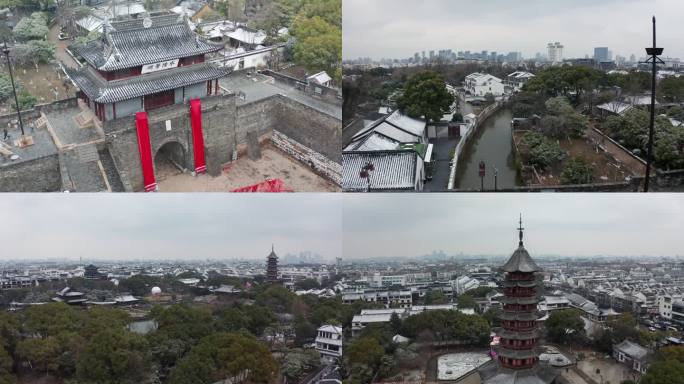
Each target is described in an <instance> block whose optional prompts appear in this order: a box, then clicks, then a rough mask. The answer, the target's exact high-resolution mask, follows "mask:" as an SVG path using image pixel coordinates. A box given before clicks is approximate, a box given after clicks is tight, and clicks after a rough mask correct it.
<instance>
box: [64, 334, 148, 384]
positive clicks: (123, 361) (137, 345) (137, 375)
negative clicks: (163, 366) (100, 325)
mask: <svg viewBox="0 0 684 384" xmlns="http://www.w3.org/2000/svg"><path fill="white" fill-rule="evenodd" d="M147 350H148V344H147V342H146V340H145V339H144V338H143V337H142V336H139V335H136V334H134V333H131V332H128V331H126V330H125V329H123V328H104V329H101V330H99V331H98V332H97V333H95V334H93V335H92V337H90V338H89V339H88V340H87V341H86V343H85V345H84V346H83V352H82V353H81V354H79V356H78V360H77V363H76V376H77V377H78V378H79V380H80V382H82V383H106V384H110V383H111V384H114V383H131V384H132V383H139V382H141V381H144V380H145V378H146V377H147V375H149V371H150V369H149V362H148V361H147Z"/></svg>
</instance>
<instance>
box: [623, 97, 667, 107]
mask: <svg viewBox="0 0 684 384" xmlns="http://www.w3.org/2000/svg"><path fill="white" fill-rule="evenodd" d="M625 103H627V104H631V105H651V96H627V97H625ZM655 104H656V105H658V104H660V103H658V100H656V101H655Z"/></svg>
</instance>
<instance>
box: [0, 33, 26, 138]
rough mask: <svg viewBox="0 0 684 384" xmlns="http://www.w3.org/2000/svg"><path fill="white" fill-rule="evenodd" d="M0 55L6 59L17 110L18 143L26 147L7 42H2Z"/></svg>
mask: <svg viewBox="0 0 684 384" xmlns="http://www.w3.org/2000/svg"><path fill="white" fill-rule="evenodd" d="M2 53H3V54H5V59H7V70H8V71H9V75H10V82H11V83H12V93H13V94H14V105H15V107H16V108H17V119H19V128H20V129H21V140H20V141H19V142H20V144H21V146H24V145H26V143H27V142H28V141H27V140H26V137H25V133H24V122H23V121H22V119H21V108H20V107H19V98H18V97H17V87H16V86H15V84H14V73H13V72H12V61H11V60H10V56H9V54H10V50H9V48H8V47H7V40H4V41H3V44H2Z"/></svg>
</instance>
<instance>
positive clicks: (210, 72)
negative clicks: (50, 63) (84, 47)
mask: <svg viewBox="0 0 684 384" xmlns="http://www.w3.org/2000/svg"><path fill="white" fill-rule="evenodd" d="M231 71H232V70H231V69H230V68H225V67H223V68H220V67H217V66H215V65H213V64H209V63H203V64H195V65H189V66H186V67H179V68H176V69H173V70H169V69H167V70H165V71H159V72H153V73H150V74H146V75H140V76H135V77H129V78H126V79H120V80H113V81H106V80H104V79H103V78H102V77H101V76H100V75H99V74H98V73H97V72H95V70H93V69H92V68H90V67H83V68H80V69H70V68H66V72H67V75H68V76H69V78H71V80H73V82H74V83H75V84H76V86H77V87H78V89H80V90H81V91H82V92H83V93H85V94H86V95H87V96H88V98H89V99H91V100H93V101H96V102H98V103H114V102H117V101H122V100H128V99H133V98H135V97H140V96H143V95H149V94H152V93H157V92H162V91H168V90H171V89H176V88H179V87H185V86H188V85H192V84H197V83H201V82H204V81H208V80H214V79H219V78H221V77H224V76H226V75H228V74H229V73H230V72H231Z"/></svg>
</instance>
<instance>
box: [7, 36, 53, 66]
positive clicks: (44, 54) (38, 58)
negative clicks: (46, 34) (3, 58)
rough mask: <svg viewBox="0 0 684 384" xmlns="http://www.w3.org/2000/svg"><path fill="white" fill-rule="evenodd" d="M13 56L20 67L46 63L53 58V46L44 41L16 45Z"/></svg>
mask: <svg viewBox="0 0 684 384" xmlns="http://www.w3.org/2000/svg"><path fill="white" fill-rule="evenodd" d="M14 55H15V58H16V61H17V63H19V64H20V65H26V64H29V63H32V64H33V65H38V64H41V63H47V62H49V61H50V60H52V59H53V58H54V57H55V45H54V44H52V43H50V42H48V41H45V40H31V41H29V42H27V43H26V44H20V45H17V47H16V49H15V51H14Z"/></svg>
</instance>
